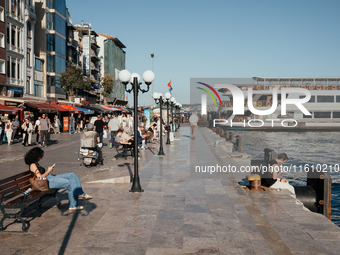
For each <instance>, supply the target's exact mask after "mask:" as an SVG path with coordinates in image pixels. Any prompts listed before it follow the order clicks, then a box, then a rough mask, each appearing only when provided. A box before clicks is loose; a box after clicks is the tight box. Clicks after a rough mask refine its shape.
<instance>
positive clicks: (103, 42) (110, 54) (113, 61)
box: [98, 34, 126, 102]
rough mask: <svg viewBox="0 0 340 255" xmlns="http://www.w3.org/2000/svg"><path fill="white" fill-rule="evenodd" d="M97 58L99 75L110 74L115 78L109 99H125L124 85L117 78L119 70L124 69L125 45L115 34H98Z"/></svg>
mask: <svg viewBox="0 0 340 255" xmlns="http://www.w3.org/2000/svg"><path fill="white" fill-rule="evenodd" d="M98 44H99V45H100V50H99V58H100V62H101V67H102V68H101V70H100V75H101V77H104V75H105V74H108V73H109V74H111V76H112V77H113V78H114V79H115V86H114V89H113V91H112V94H111V96H110V101H112V102H113V101H114V100H125V86H124V84H122V83H121V82H120V81H119V79H118V74H119V71H121V70H124V69H125V51H124V50H123V49H124V48H126V47H125V45H124V44H123V43H122V42H121V41H120V40H118V38H116V37H115V36H111V35H105V34H99V37H98Z"/></svg>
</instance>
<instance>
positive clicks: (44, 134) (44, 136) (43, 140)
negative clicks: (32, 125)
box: [40, 130, 48, 145]
mask: <svg viewBox="0 0 340 255" xmlns="http://www.w3.org/2000/svg"><path fill="white" fill-rule="evenodd" d="M40 136H41V141H40V144H41V145H47V142H48V130H40Z"/></svg>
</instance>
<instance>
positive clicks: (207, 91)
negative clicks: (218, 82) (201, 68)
mask: <svg viewBox="0 0 340 255" xmlns="http://www.w3.org/2000/svg"><path fill="white" fill-rule="evenodd" d="M197 83H198V84H201V85H203V86H206V87H207V88H209V89H210V90H211V91H212V92H214V93H215V95H216V96H217V98H218V100H219V101H220V106H222V100H221V98H220V95H219V94H218V93H217V91H216V90H215V89H214V88H213V87H211V86H210V85H208V84H206V83H203V82H197ZM196 88H198V89H201V90H203V91H204V92H206V93H207V94H208V95H209V96H210V97H211V98H212V99H213V100H214V103H215V105H216V106H217V102H216V100H215V97H214V96H213V94H211V92H210V91H209V90H207V89H203V88H200V87H196Z"/></svg>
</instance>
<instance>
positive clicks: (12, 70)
mask: <svg viewBox="0 0 340 255" xmlns="http://www.w3.org/2000/svg"><path fill="white" fill-rule="evenodd" d="M15 66H16V64H15V58H12V61H11V77H12V78H15Z"/></svg>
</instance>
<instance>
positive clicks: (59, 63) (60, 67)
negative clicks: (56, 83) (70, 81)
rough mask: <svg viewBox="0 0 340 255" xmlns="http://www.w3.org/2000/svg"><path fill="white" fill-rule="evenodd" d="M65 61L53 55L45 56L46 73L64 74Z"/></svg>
mask: <svg viewBox="0 0 340 255" xmlns="http://www.w3.org/2000/svg"><path fill="white" fill-rule="evenodd" d="M65 67H66V59H64V58H61V57H59V56H55V55H47V72H55V73H62V72H65Z"/></svg>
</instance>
